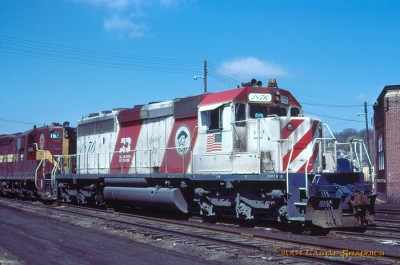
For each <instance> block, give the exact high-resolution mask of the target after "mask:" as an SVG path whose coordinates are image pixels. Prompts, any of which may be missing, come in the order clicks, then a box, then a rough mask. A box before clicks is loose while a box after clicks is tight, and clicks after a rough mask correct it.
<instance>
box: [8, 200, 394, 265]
mask: <svg viewBox="0 0 400 265" xmlns="http://www.w3.org/2000/svg"><path fill="white" fill-rule="evenodd" d="M0 203H1V204H4V205H8V206H10V207H18V208H19V209H21V208H26V210H29V211H32V208H36V209H35V210H34V211H35V212H39V211H38V209H40V210H41V211H43V213H45V214H51V215H52V216H53V217H59V218H60V217H61V218H72V220H74V219H75V220H76V219H80V220H83V219H87V220H88V222H89V223H90V222H99V221H100V222H101V223H103V225H105V226H106V227H107V229H114V230H115V229H116V230H122V231H124V232H125V234H128V235H129V234H131V235H143V236H144V237H146V238H147V239H150V241H155V242H157V241H167V242H169V245H175V246H177V245H181V246H188V245H190V246H192V247H194V248H197V249H203V252H205V253H206V252H207V253H210V252H223V253H225V254H226V255H228V256H229V257H234V259H235V260H239V259H240V260H245V261H246V262H250V264H252V263H251V262H254V264H257V262H262V261H265V260H268V261H269V262H271V263H272V264H274V263H282V262H284V263H287V262H290V263H292V262H296V261H297V262H298V261H299V260H302V261H304V262H307V263H309V264H337V263H341V264H366V263H371V264H396V261H397V260H398V259H400V256H399V255H398V254H397V253H396V251H395V250H397V249H395V248H393V247H392V248H391V246H388V245H386V246H382V248H377V246H376V241H373V240H372V241H371V239H369V241H368V240H365V239H364V240H360V239H357V240H356V239H354V238H352V239H351V240H348V241H347V242H343V240H342V238H341V237H336V236H335V235H334V236H325V237H311V236H309V235H294V234H291V233H288V232H286V233H285V232H281V231H275V230H273V229H268V228H261V227H258V228H252V229H248V228H243V227H237V226H232V225H226V224H225V225H220V224H213V225H212V226H211V225H210V224H207V223H201V222H196V221H192V222H187V221H183V220H171V219H163V218H156V217H149V216H138V215H132V214H126V213H123V212H115V211H106V210H98V209H93V208H84V207H74V206H71V205H62V206H56V207H55V206H45V205H39V204H32V203H28V204H26V203H24V202H21V201H8V200H7V201H5V200H3V199H0ZM12 204H13V205H14V206H13V205H12ZM77 216H80V217H81V218H76V217H77ZM82 217H83V218H82ZM93 220H95V221H93ZM334 234H336V233H334ZM372 238H374V237H373V236H372ZM376 238H377V237H376ZM361 242H362V243H361ZM356 246H358V247H356ZM382 254H383V255H382ZM210 255H211V254H210Z"/></svg>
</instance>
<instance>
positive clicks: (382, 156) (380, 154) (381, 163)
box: [378, 134, 385, 170]
mask: <svg viewBox="0 0 400 265" xmlns="http://www.w3.org/2000/svg"><path fill="white" fill-rule="evenodd" d="M384 169H385V151H384V149H383V137H382V134H380V135H379V137H378V170H384Z"/></svg>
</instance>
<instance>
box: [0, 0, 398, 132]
mask: <svg viewBox="0 0 400 265" xmlns="http://www.w3.org/2000/svg"><path fill="white" fill-rule="evenodd" d="M399 13H400V1H385V0H382V1H378V0H376V1H369V0H353V1H350V0H335V1H324V0H320V1H311V0H303V1H297V0H293V1H289V0H282V1H269V0H265V1H263V0H258V1H256V0H254V1H232V0H197V1H196V0H114V1H111V0H0V91H1V110H0V134H7V133H14V132H19V131H25V130H28V129H30V128H32V126H33V124H37V125H43V124H51V123H52V122H60V123H62V122H63V121H70V122H71V124H72V125H76V121H77V120H78V119H80V118H81V117H82V116H85V115H87V114H89V113H92V112H98V111H101V110H109V109H113V108H119V107H132V106H133V105H136V104H145V103H148V102H151V101H162V100H170V99H173V98H177V97H185V96H189V95H195V94H199V93H201V92H202V90H203V82H202V80H194V79H193V76H194V75H200V76H201V75H203V60H204V59H206V60H207V62H208V91H209V92H217V91H222V90H226V89H231V88H234V87H236V85H237V84H240V83H241V82H246V81H249V80H250V79H251V78H256V79H257V80H262V81H264V84H266V83H267V82H268V79H269V78H276V79H277V81H278V84H279V86H280V87H282V88H285V89H287V90H290V91H291V92H292V93H293V94H294V96H295V97H297V99H298V100H299V101H300V102H301V103H302V104H303V108H304V111H305V114H306V115H311V116H313V117H318V118H320V119H321V120H323V121H324V122H326V123H327V124H328V125H329V126H330V128H331V129H332V130H333V131H336V132H338V131H341V130H343V129H346V128H354V129H357V130H361V129H364V128H365V117H364V116H357V113H360V112H364V106H363V104H364V102H367V103H368V116H369V118H371V117H372V115H373V109H372V104H373V103H374V102H375V100H376V99H377V97H378V95H379V93H380V92H381V91H382V89H383V87H384V86H385V85H393V84H400V80H399V79H400V67H399V62H400V34H399V33H400V19H399V16H398V14H399ZM369 125H370V128H371V124H369Z"/></svg>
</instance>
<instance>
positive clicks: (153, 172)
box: [57, 80, 376, 228]
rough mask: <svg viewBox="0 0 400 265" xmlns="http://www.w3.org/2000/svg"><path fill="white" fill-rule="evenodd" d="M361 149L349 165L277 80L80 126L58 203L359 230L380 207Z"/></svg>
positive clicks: (109, 114) (118, 112)
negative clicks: (363, 168) (366, 175)
mask: <svg viewBox="0 0 400 265" xmlns="http://www.w3.org/2000/svg"><path fill="white" fill-rule="evenodd" d="M360 143H361V142H356V143H350V144H349V148H350V149H351V150H353V151H354V152H351V154H352V155H353V156H352V157H350V158H349V159H344V160H345V161H344V162H343V161H342V160H343V159H342V158H340V159H342V160H340V159H339V157H337V155H336V146H337V144H338V143H337V141H336V139H335V138H334V136H333V135H332V133H331V132H330V130H329V127H328V126H326V125H324V124H322V122H321V121H319V120H318V119H314V118H311V117H306V116H305V115H304V113H303V110H302V107H301V104H300V103H299V102H298V101H297V100H296V99H295V98H294V97H293V95H292V94H291V93H290V92H289V91H287V90H284V89H281V88H278V86H277V83H276V80H270V82H269V83H268V86H262V83H261V82H256V81H255V80H252V82H249V83H246V84H243V85H242V87H238V88H236V89H232V90H228V91H222V92H216V93H209V94H201V95H196V96H190V97H185V98H177V99H174V100H170V101H164V102H152V103H149V104H145V105H137V106H135V107H133V108H128V109H114V110H112V111H103V112H101V113H93V114H90V115H88V116H87V117H86V118H83V119H81V120H80V121H78V126H77V154H76V155H73V156H68V157H66V156H60V157H59V159H60V161H61V160H62V161H64V162H61V163H65V161H66V160H68V161H70V162H69V164H71V165H72V164H76V165H77V167H76V171H73V170H72V169H71V168H69V169H68V168H65V167H64V168H62V170H61V171H60V174H59V175H58V176H57V182H58V188H59V189H58V196H59V198H60V199H62V200H64V201H75V202H78V203H95V204H99V205H105V204H109V205H111V204H125V205H130V206H137V207H148V208H153V209H157V210H172V211H178V212H181V213H189V214H199V215H202V216H204V217H205V218H213V217H218V216H229V217H232V218H236V219H240V220H262V219H272V220H278V221H280V222H285V223H293V224H300V225H304V224H310V225H313V226H316V227H321V228H337V227H349V226H350V227H351V226H359V225H363V224H366V223H370V222H372V220H373V215H374V201H375V197H376V196H375V195H374V194H373V190H372V185H371V183H368V182H365V181H364V177H363V173H362V172H360V171H359V170H358V168H361V167H360V165H361V164H362V163H363V160H362V158H361V157H360V156H359V155H358V154H359V153H360V154H361V152H359V151H360V150H362V148H363V147H362V146H361V145H360ZM339 160H340V161H342V162H341V163H340V165H341V166H339V163H338V161H339ZM343 165H344V166H343ZM360 212H361V214H360Z"/></svg>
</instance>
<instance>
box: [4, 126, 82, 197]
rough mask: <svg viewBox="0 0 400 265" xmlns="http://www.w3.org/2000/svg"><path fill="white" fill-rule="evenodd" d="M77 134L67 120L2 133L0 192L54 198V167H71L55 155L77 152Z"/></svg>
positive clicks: (58, 168)
mask: <svg viewBox="0 0 400 265" xmlns="http://www.w3.org/2000/svg"><path fill="white" fill-rule="evenodd" d="M75 134H76V130H75V129H74V128H70V127H69V123H68V122H65V123H64V124H63V125H61V124H58V123H53V124H52V125H50V126H43V127H39V128H36V126H35V127H34V128H33V129H32V130H29V131H26V132H23V133H17V134H9V135H0V194H2V195H6V196H12V197H18V198H30V199H45V200H47V199H49V200H53V199H54V196H55V194H54V193H53V191H55V188H56V184H55V171H54V170H60V167H63V166H65V167H68V168H69V167H70V165H67V164H65V165H59V164H57V161H56V159H55V158H54V156H56V155H57V156H60V155H69V154H71V153H75V152H76V139H75ZM65 163H68V162H67V161H66V162H65Z"/></svg>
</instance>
